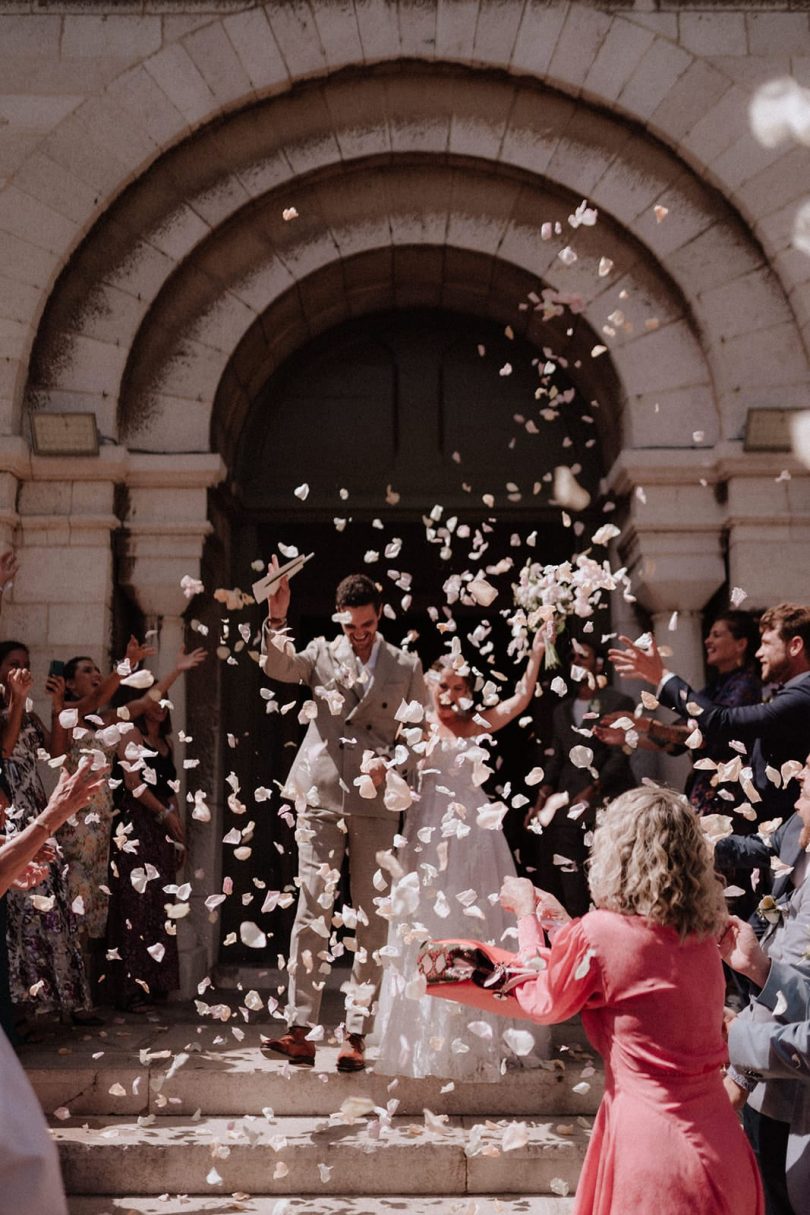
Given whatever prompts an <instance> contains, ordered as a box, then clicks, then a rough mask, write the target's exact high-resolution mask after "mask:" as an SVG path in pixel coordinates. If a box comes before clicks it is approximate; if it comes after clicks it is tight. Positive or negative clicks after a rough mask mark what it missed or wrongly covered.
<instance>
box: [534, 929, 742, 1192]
mask: <svg viewBox="0 0 810 1215" xmlns="http://www.w3.org/2000/svg"><path fill="white" fill-rule="evenodd" d="M519 936H520V946H521V954H523V955H524V956H530V955H531V954H532V953H538V952H539V953H540V955H541V956H542V957H544V958H545V959H546V962H547V968H546V970H544V971H541V972H540V974H539V975H538V976H537V977H536V978H531V979H527V980H526V982H525V983H522V984H521V985H520V986H519V987H517V988H516V989H515V995H516V997H517V999H518V1002H519V1003H520V1005H521V1006H522V1008H524V1009H525V1011H526V1012H527V1013H528V1014H530V1015H531V1017H532V1018H533V1019H536V1020H537V1021H539V1022H541V1023H543V1024H550V1023H553V1022H557V1021H564V1020H565V1019H566V1018H567V1017H571V1016H573V1015H574V1014H575V1013H578V1012H581V1013H582V1023H583V1026H584V1028H585V1032H586V1033H587V1035H588V1038H589V1040H590V1041H591V1043H592V1044H593V1045H594V1047H595V1048H596V1049H597V1050H598V1051H599V1053H600V1055H602V1057H603V1058H604V1062H605V1096H604V1099H603V1101H602V1104H601V1106H600V1107H599V1113H598V1114H597V1118H596V1123H595V1125H594V1130H593V1137H592V1139H591V1143H590V1146H589V1148H588V1152H587V1155H586V1157H585V1163H584V1165H583V1169H582V1176H581V1178H580V1182H579V1186H578V1188H577V1197H576V1203H575V1206H574V1215H642V1213H643V1212H652V1211H654V1212H655V1215H762V1212H763V1210H764V1203H763V1198H762V1187H761V1185H760V1180H759V1174H758V1172H757V1166H756V1163H755V1160H754V1156H753V1153H752V1152H751V1149H750V1147H749V1146H748V1142H747V1140H746V1138H745V1135H744V1134H743V1131H742V1128H741V1127H740V1124H739V1121H738V1119H737V1115H736V1114H735V1113H734V1111H733V1109H732V1108H731V1104H730V1102H729V1099H728V1097H727V1096H726V1093H725V1089H724V1088H723V1083H722V1077H721V1067H722V1066H723V1064H724V1062H725V1061H726V1057H727V1055H726V1043H725V1040H724V1037H723V1032H722V1020H723V1018H722V1012H723V996H724V990H725V983H724V979H723V973H722V966H721V962H720V954H719V952H718V949H717V946H716V945H715V943H714V942H713V941H711V940H707V941H699V940H696V939H694V938H690V939H688V940H687V941H686V942H684V943H683V944H681V943H680V941H679V938H678V935H677V933H676V932H675V931H674V929H672V928H664V927H662V926H660V925H657V924H653V923H651V922H649V921H648V920H645V919H642V918H641V917H639V916H624V915H619V914H618V913H616V912H613V911H592V912H589V914H588V915H586V916H583V918H582V919H581V920H572V921H571V923H570V924H566V926H565V927H564V928H562V929H560V930H559V932H558V933H557V934H556V936H555V938H554V942H553V945H552V947H551V948H550V949H549V948H546V947H545V946H544V944H543V937H542V935H541V929H540V927H539V925H538V924H537V921H536V920H535V918H534V917H533V916H527V917H526V918H524V919H522V920H521V921H520V924H519Z"/></svg>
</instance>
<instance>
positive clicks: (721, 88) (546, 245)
mask: <svg viewBox="0 0 810 1215" xmlns="http://www.w3.org/2000/svg"><path fill="white" fill-rule="evenodd" d="M809 20H810V19H809V18H808V14H807V13H806V12H804V11H801V10H797V9H795V8H794V7H792V6H788V5H787V4H786V5H784V6H780V5H779V4H778V3H777V4H770V3H769V4H767V5H766V4H762V5H759V4H755V3H748V4H746V3H739V4H737V5H734V4H723V5H722V6H720V5H713V4H710V3H706V4H705V5H703V7H702V8H701V7H698V6H696V5H694V4H683V5H678V4H666V3H660V4H653V3H650V2H645V0H640V2H639V3H637V4H635V5H631V4H627V5H622V4H621V3H617V4H614V5H611V6H610V7H607V6H605V7H602V8H600V7H596V6H593V5H591V4H586V3H579V2H560V3H557V2H554V0H551V2H550V3H537V2H535V0H497V2H496V0H467V2H464V3H462V2H460V0H412V2H411V0H400V2H399V3H394V0H340V2H338V0H310V2H309V3H304V2H303V0H289V2H287V3H283V4H280V3H273V2H269V0H268V2H267V3H264V4H262V3H236V2H234V3H229V2H224V0H223V2H220V3H214V2H211V3H205V2H200V0H186V2H185V3H184V2H183V0H176V2H175V0H165V2H164V0H146V2H145V3H137V4H136V3H132V4H130V3H127V2H123V3H117V4H115V5H113V4H109V5H107V6H106V8H105V6H104V4H102V3H94V2H92V0H88V2H85V3H62V4H58V3H55V2H50V0H48V2H47V3H33V2H31V3H27V2H22V0H15V2H14V3H11V2H9V0H0V78H2V80H3V86H2V88H3V95H2V96H0V187H1V188H0V334H1V335H2V354H3V358H2V363H0V539H2V540H6V541H7V540H12V539H14V541H15V543H16V544H17V545H18V546H19V547H20V549H21V551H22V558H23V568H22V572H21V574H20V577H19V579H18V582H17V585H16V586H15V588H14V591H13V595H12V596H11V597H10V599H9V602H8V604H7V605H6V606H4V613H5V615H4V621H3V626H4V633H6V634H11V635H13V634H15V633H21V634H22V635H23V637H24V638H26V639H28V640H30V641H31V642H32V646H33V651H34V655H35V661H36V662H42V661H44V660H46V659H47V658H49V657H52V656H64V657H67V656H68V655H69V654H71V653H75V652H77V651H83V650H86V651H88V652H90V653H92V654H95V655H98V656H99V657H100V656H101V652H102V651H104V650H106V649H107V647H108V645H109V638H110V633H111V613H112V602H113V576H114V566H113V562H114V555H116V554H117V556H116V560H118V561H119V566H118V569H119V580H120V582H121V583H122V584H123V585H124V586H125V587H126V589H127V591H128V593H129V594H130V595H131V596H132V597H133V599H134V600H135V602H136V604H137V607H138V608H139V610H140V612H141V613H142V614H143V615H144V617H146V619H147V620H148V621H149V622H150V623H152V624H154V626H155V627H156V628H157V629H158V630H159V633H160V645H161V651H164V650H170V649H171V648H173V647H174V646H175V645H176V644H177V643H178V642H179V640H180V638H181V636H182V627H183V622H182V619H181V617H182V614H183V611H184V608H185V606H186V605H185V601H184V600H183V598H182V596H181V593H180V590H179V582H180V578H181V576H182V575H183V574H186V573H188V574H192V575H198V574H199V573H200V569H201V562H202V561H203V559H204V546H205V544H206V540H207V538H209V540H208V543H209V551H216V552H217V553H219V554H220V556H219V558H217V559H218V560H220V561H221V567H222V568H226V567H227V556H226V555H227V551H228V547H229V543H230V541H229V536H228V534H227V524H226V523H224V522H223V521H222V519H221V518H218V517H214V516H213V515H212V512H211V509H210V507H209V493H208V491H209V490H210V489H211V488H212V487H214V486H215V485H217V484H219V483H221V482H227V479H228V477H229V476H230V475H232V474H233V468H234V461H235V459H236V452H237V449H238V443H239V437H240V434H241V431H242V428H243V426H244V424H245V420H246V418H247V416H248V412H249V410H250V407H251V405H252V404H253V402H254V401H255V399H256V398H257V396H258V394H259V393H260V392H261V390H262V388H263V387H264V386H265V385H266V383H267V381H268V379H269V377H270V376H271V374H272V373H273V371H274V370H275V369H276V368H278V367H279V366H280V365H281V364H282V363H283V362H284V360H285V359H287V358H289V357H290V356H291V355H292V354H294V353H295V351H296V350H298V349H300V347H301V346H302V345H303V344H304V343H305V342H307V341H308V340H310V339H311V338H312V337H313V336H315V335H317V334H319V333H323V332H325V331H327V330H328V329H330V328H331V327H332V326H334V325H336V324H338V323H339V322H342V321H344V320H346V319H348V318H352V317H362V316H364V315H367V314H371V313H374V312H379V311H382V310H386V309H392V308H400V307H409V306H429V307H442V308H447V309H450V310H455V311H459V312H465V313H472V314H473V315H478V316H482V317H487V318H490V319H492V320H495V321H498V322H500V323H503V324H511V325H513V326H514V327H515V329H516V330H517V329H520V331H521V332H522V333H523V334H524V335H525V336H526V337H527V338H528V339H529V340H530V341H532V342H534V343H536V344H537V345H539V346H542V345H543V344H544V342H545V341H547V340H548V333H549V329H548V327H547V325H544V323H543V321H542V319H541V314H540V313H539V312H537V311H534V310H533V309H532V308H529V309H527V310H525V311H523V312H519V311H517V304H518V301H520V300H524V301H525V299H526V298H527V295H528V292H529V291H532V290H540V289H542V288H543V287H550V288H552V289H554V290H555V291H556V292H559V293H561V294H563V295H564V296H565V297H566V298H569V299H571V298H573V297H579V299H580V301H581V310H580V311H578V315H577V323H576V325H575V326H572V327H571V332H570V333H568V332H566V329H565V324H562V325H561V326H560V327H558V329H557V330H555V332H556V333H557V337H558V338H559V341H560V342H564V343H566V346H565V354H566V357H567V358H568V360H569V364H570V366H572V367H573V368H575V369H576V374H575V375H574V379H575V380H576V382H577V387H578V389H579V391H580V392H581V393H582V394H583V396H584V397H585V398H586V399H591V398H596V399H598V400H599V402H600V405H601V407H602V408H601V414H600V419H599V439H600V443H601V450H602V453H603V460H604V466H605V470H606V478H607V484H608V485H609V486H610V487H611V488H612V489H613V490H614V491H615V493H616V494H617V495H618V496H619V497H620V498H621V499H622V501H623V502H625V503H626V509H625V512H624V515H623V516H622V518H623V524H624V526H623V535H622V538H621V540H620V542H619V547H620V551H621V553H622V556H623V558H624V559H625V560H629V561H630V562H631V564H632V566H633V569H634V571H635V575H636V581H637V586H638V593H639V598H640V601H641V602H642V604H643V605H644V606H645V608H646V609H647V610H648V611H649V612H650V613H652V615H653V618H654V620H655V621H656V624H657V625H661V627H663V628H664V629H666V621H667V620H668V619H669V617H670V615H671V613H672V612H673V611H675V610H677V611H679V612H680V613H681V626H680V627H679V629H678V631H677V632H676V633H674V634H672V635H671V636H670V638H669V639H670V640H671V642H672V644H673V645H674V647H675V649H676V652H677V654H678V660H679V663H680V666H681V668H682V669H683V670H685V671H686V672H687V673H690V674H693V675H697V674H698V672H699V669H700V649H699V645H700V632H699V630H700V613H701V611H702V609H703V608H704V607H705V606H706V604H707V603H708V602H709V600H711V599H712V597H713V596H714V595H715V594H716V593H717V592H718V590H720V588H721V587H722V586H723V585H724V584H726V583H728V584H729V585H739V586H742V587H744V588H745V589H746V591H747V592H748V595H749V603H750V604H751V605H754V606H762V605H764V604H765V603H767V602H772V601H773V600H774V599H778V598H806V595H807V591H806V579H805V577H804V571H805V569H806V568H807V564H808V558H810V533H808V530H807V527H806V523H807V518H808V514H810V492H809V490H808V486H809V485H810V482H809V481H808V478H807V477H806V475H804V473H803V471H802V470H801V468H800V467H799V466H798V464H797V463H796V462H795V461H794V460H793V458H792V457H791V456H790V455H789V454H787V453H785V452H782V451H775V452H773V453H747V452H745V451H744V450H743V442H742V438H743V433H744V428H745V424H746V417H747V413H748V410H749V409H751V408H754V407H757V408H765V409H771V408H774V409H775V408H797V407H801V406H806V405H807V399H808V388H809V387H810V371H809V370H808V361H807V346H808V338H810V291H808V280H809V279H810V260H808V259H807V258H806V257H805V256H803V255H802V254H800V253H799V252H798V251H796V250H795V249H794V248H793V247H792V245H791V229H792V223H793V216H794V214H795V211H796V209H797V207H798V205H799V203H800V202H801V200H802V199H803V198H804V197H805V196H807V195H809V194H810V157H808V153H807V152H806V151H805V150H804V149H798V148H796V147H793V146H789V145H784V146H780V147H776V148H772V149H765V148H763V147H761V146H760V145H758V144H757V143H756V142H755V141H754V139H753V138H752V136H751V134H750V130H749V123H748V106H749V103H750V100H751V97H752V95H753V92H754V90H755V89H756V88H757V86H758V85H760V84H762V83H764V82H766V81H768V80H771V79H773V78H775V77H783V76H786V75H793V76H795V77H796V78H797V79H799V80H800V81H801V82H802V83H806V81H807V77H808V74H810V69H809V68H808V65H810V26H809V24H808V22H809ZM583 198H587V199H588V200H589V202H590V204H591V205H593V206H595V207H597V208H598V209H599V222H598V224H597V225H596V227H595V228H580V229H578V230H577V231H576V233H573V232H572V231H571V230H570V229H567V227H566V220H567V216H568V215H569V214H570V213H571V212H572V211H573V210H574V209H575V208H576V206H577V205H578V203H579V202H580V200H581V199H583ZM290 206H294V207H295V208H296V210H297V212H298V218H297V219H295V220H294V221H292V222H287V221H285V220H284V218H283V215H282V212H283V210H284V209H285V208H287V207H290ZM656 209H657V210H656ZM554 221H559V222H560V223H561V224H562V225H563V228H564V229H565V230H566V231H567V232H568V235H567V236H565V237H561V238H558V237H553V238H552V239H551V240H547V241H545V240H543V239H541V225H542V224H543V223H553V222H554ZM566 241H570V243H571V244H572V245H573V246H574V247H575V248H576V252H577V261H576V262H575V263H574V264H572V265H568V266H566V265H565V264H564V263H563V262H562V261H561V260H560V258H559V256H558V254H559V252H560V249H561V246H562V245H563V244H565V243H566ZM604 258H608V259H610V261H611V262H612V263H613V266H612V269H611V270H610V271H609V272H608V273H607V274H605V275H604V276H601V277H600V275H599V273H598V267H599V263H600V260H601V259H604ZM577 308H578V309H579V308H580V303H578V304H577ZM617 310H618V311H620V312H621V313H622V314H623V315H622V316H621V317H620V318H618V319H617V316H616V313H617ZM606 326H607V327H608V330H609V333H608V335H607V336H605V327H606ZM599 342H604V344H605V345H606V346H607V348H608V349H607V352H606V353H605V354H604V355H602V356H601V357H600V358H594V357H593V355H592V350H593V347H594V345H596V344H597V343H599ZM87 409H92V410H93V411H94V412H95V413H96V417H97V420H98V426H99V430H100V432H101V434H102V436H103V437H104V444H103V446H102V448H101V451H100V454H99V456H98V457H96V458H93V457H85V458H80V457H74V458H72V459H69V458H65V457H61V458H48V457H44V456H40V457H35V456H32V454H31V449H30V420H29V419H30V414H31V412H32V411H34V410H53V411H68V412H69V411H73V410H87ZM784 471H786V472H787V473H789V474H790V479H788V478H787V476H785V475H782V476H781V478H780V474H783V473H784ZM304 472H305V470H304V469H302V479H303V476H304ZM778 478H779V479H778ZM113 539H115V541H116V543H115V545H114V544H113ZM211 545H213V546H214V547H213V550H212V549H211V547H210V546H211ZM180 716H181V717H182V706H180ZM181 724H182V722H181ZM209 766H210V779H211V782H212V786H211V792H212V795H213V796H212V802H213V803H215V804H216V803H218V802H219V799H220V798H221V794H222V790H221V788H220V787H219V786H220V785H221V783H222V776H221V773H220V771H219V763H218V761H216V760H211V762H210V765H209ZM215 827H216V824H215ZM216 839H217V832H216V830H214V831H213V832H212V831H211V829H208V834H207V835H205V836H203V835H202V834H201V835H200V837H199V839H195V838H192V863H193V864H198V865H199V866H200V867H204V868H205V869H206V870H207V872H208V874H209V876H211V877H215V876H216V873H217V865H218V860H217V843H216ZM194 925H195V928H194V929H193V930H192V931H193V932H196V938H195V940H196V943H197V946H198V950H197V953H196V954H195V955H194V961H193V964H192V963H191V962H189V967H188V970H187V976H188V977H189V978H190V977H191V976H192V972H193V971H196V973H199V971H200V970H201V969H202V968H204V966H205V963H206V959H207V960H208V961H211V960H212V959H213V957H214V953H215V948H216V945H215V940H216V938H215V929H213V928H212V927H211V925H209V923H208V917H207V916H206V914H205V911H204V909H203V908H202V907H201V906H196V907H195V918H194ZM192 944H193V942H192ZM187 957H188V958H191V954H190V953H187Z"/></svg>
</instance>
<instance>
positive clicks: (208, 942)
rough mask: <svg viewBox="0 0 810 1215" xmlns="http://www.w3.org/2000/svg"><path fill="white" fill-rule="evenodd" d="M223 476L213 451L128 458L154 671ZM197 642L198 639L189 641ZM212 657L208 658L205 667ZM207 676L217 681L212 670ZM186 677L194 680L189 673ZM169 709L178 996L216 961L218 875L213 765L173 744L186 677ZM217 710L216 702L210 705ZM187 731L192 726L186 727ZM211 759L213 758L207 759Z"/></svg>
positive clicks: (129, 535) (172, 647)
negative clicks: (179, 857) (193, 763)
mask: <svg viewBox="0 0 810 1215" xmlns="http://www.w3.org/2000/svg"><path fill="white" fill-rule="evenodd" d="M224 473H225V468H224V465H223V464H222V461H221V460H220V458H219V456H213V455H207V456H206V455H195V456H188V455H186V456H182V455H181V456H171V457H167V456H137V457H136V456H133V457H131V462H130V467H129V470H128V475H127V485H128V489H129V510H128V513H127V518H126V521H125V531H124V535H123V541H122V548H123V561H122V580H123V582H124V584H125V585H126V586H127V587H128V589H129V591H130V593H131V594H132V595H133V597H134V598H135V599H136V601H137V603H138V605H139V606H140V608H141V610H142V611H143V612H144V614H145V616H146V617H147V620H148V621H149V622H150V627H153V628H155V629H156V631H157V644H158V655H157V658H156V663H155V668H154V669H155V670H156V671H157V672H158V673H159V674H163V673H164V672H166V671H168V670H169V669H170V668H171V666H172V664H173V663H174V659H175V657H176V655H177V652H178V650H179V648H180V646H181V645H182V644H183V642H184V640H185V636H186V622H185V619H184V615H183V613H184V611H185V608H186V606H187V603H186V600H185V598H184V597H183V592H182V590H181V588H180V581H181V579H182V578H183V576H184V575H185V574H188V575H190V576H191V577H192V578H199V577H200V570H201V561H202V553H203V545H204V542H205V539H206V537H207V536H208V535H209V534H210V533H211V530H212V529H211V524H210V523H209V521H208V505H207V491H208V488H209V487H210V486H212V485H215V484H217V483H218V482H219V481H220V480H221V479H222V477H223V475H224ZM192 644H196V639H193V641H192V642H189V646H191V645H192ZM215 662H216V658H215V657H213V655H212V656H211V657H209V659H208V667H209V668H210V666H211V664H212V663H215ZM204 670H205V676H204V678H205V679H206V680H208V679H210V686H211V687H213V686H215V679H214V678H213V675H212V673H211V671H210V670H207V669H205V668H204ZM192 678H195V677H194V676H192ZM202 678H203V677H201V682H202ZM169 697H170V699H171V702H172V705H173V710H172V724H173V727H174V739H175V757H176V761H177V765H178V774H179V777H180V782H181V784H180V794H179V800H180V807H181V814H182V816H183V818H184V822H185V827H186V840H187V850H188V851H187V858H186V862H185V866H184V869H185V873H184V877H183V880H186V881H189V882H191V884H192V895H191V898H190V905H191V912H190V914H189V915H188V916H186V918H185V919H183V920H180V921H179V922H178V945H179V949H180V982H181V990H180V995H181V997H184V998H187V997H189V996H190V995H192V994H194V991H195V988H196V985H197V983H199V981H200V979H202V978H203V977H204V976H205V975H206V974H208V972H209V970H210V969H211V967H212V965H213V964H214V962H215V960H216V952H217V945H218V935H217V926H216V924H215V923H211V921H210V918H209V915H208V912H207V910H206V909H205V906H204V901H205V898H206V897H207V896H208V895H209V894H211V893H212V892H213V891H214V890H215V889H218V882H219V873H220V848H219V835H220V834H221V833H220V832H219V826H220V822H221V816H220V815H219V814H218V812H217V811H218V806H217V803H218V801H219V796H220V792H221V791H220V789H219V787H218V786H219V783H220V782H219V763H218V757H211V756H207V755H206V756H204V757H202V761H203V762H201V764H200V766H199V768H194V769H192V770H190V771H192V772H193V773H194V776H193V779H188V777H189V775H190V774H189V773H187V772H186V771H185V770H184V769H183V760H184V759H185V758H201V757H200V755H199V752H198V749H197V747H196V746H195V745H194V743H193V742H192V743H191V744H189V746H188V748H186V746H185V745H184V744H182V743H180V742H179V733H180V731H181V730H183V731H187V732H188V730H189V724H190V723H189V718H188V714H187V689H186V687H185V681H184V680H182V679H181V680H179V681H178V682H177V683H175V684H174V685H173V687H172V689H171V691H170V693H169ZM208 710H209V712H210V713H211V714H215V705H214V704H213V703H211V704H210V705H208ZM192 733H196V731H194V730H192ZM212 759H213V762H212ZM197 788H203V789H204V790H205V792H206V793H207V794H208V802H209V805H210V806H211V811H212V820H211V821H210V822H208V823H202V822H198V821H196V820H194V819H193V818H192V817H191V814H190V808H189V805H188V803H187V800H186V793H187V792H188V791H189V790H194V789H197Z"/></svg>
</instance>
